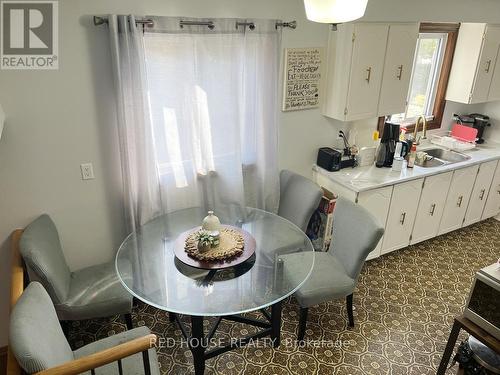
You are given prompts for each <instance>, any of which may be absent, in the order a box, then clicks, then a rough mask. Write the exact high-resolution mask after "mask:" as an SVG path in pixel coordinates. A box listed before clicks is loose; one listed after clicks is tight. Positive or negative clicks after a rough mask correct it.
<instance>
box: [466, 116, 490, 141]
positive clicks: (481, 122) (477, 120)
mask: <svg viewBox="0 0 500 375" xmlns="http://www.w3.org/2000/svg"><path fill="white" fill-rule="evenodd" d="M469 117H471V118H473V119H474V123H473V124H472V127H473V128H474V129H477V141H476V143H479V144H481V143H484V139H483V133H484V128H486V127H487V126H491V123H490V118H489V117H488V116H485V115H481V114H479V113H471V114H470V115H469Z"/></svg>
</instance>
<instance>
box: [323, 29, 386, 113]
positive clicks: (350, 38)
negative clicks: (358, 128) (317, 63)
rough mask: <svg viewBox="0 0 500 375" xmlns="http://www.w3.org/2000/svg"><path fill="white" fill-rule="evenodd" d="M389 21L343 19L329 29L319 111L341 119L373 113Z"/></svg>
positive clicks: (376, 107)
mask: <svg viewBox="0 0 500 375" xmlns="http://www.w3.org/2000/svg"><path fill="white" fill-rule="evenodd" d="M388 31H389V25H388V24H383V23H346V24H341V25H339V26H338V30H337V31H332V32H330V38H329V43H328V62H327V82H326V85H325V91H324V97H325V100H324V101H323V114H324V115H326V116H329V117H333V118H336V119H339V120H342V121H352V120H359V119H363V118H370V117H376V116H377V113H378V111H377V109H378V98H379V94H380V86H381V82H382V72H383V68H384V56H385V50H386V44H387V34H388Z"/></svg>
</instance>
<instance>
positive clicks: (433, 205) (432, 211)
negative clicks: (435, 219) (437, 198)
mask: <svg viewBox="0 0 500 375" xmlns="http://www.w3.org/2000/svg"><path fill="white" fill-rule="evenodd" d="M435 209H436V203H433V204H432V205H431V211H430V212H429V214H430V215H431V216H434V210H435Z"/></svg>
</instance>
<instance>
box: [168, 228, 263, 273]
mask: <svg viewBox="0 0 500 375" xmlns="http://www.w3.org/2000/svg"><path fill="white" fill-rule="evenodd" d="M223 227H225V228H229V229H233V230H235V231H237V232H239V233H240V234H241V235H242V236H243V239H244V241H245V247H244V249H243V253H242V254H241V255H239V256H236V257H233V258H231V259H228V260H212V261H202V260H198V259H195V258H192V257H190V256H189V255H188V254H187V253H186V251H185V250H184V246H185V243H186V238H187V237H188V236H189V235H190V234H191V233H193V232H197V231H199V230H200V229H201V227H196V228H193V229H190V230H188V231H185V232H184V233H182V234H181V235H180V236H179V237H177V239H176V240H175V243H174V253H175V256H176V257H177V259H179V260H180V261H181V262H182V263H185V264H187V265H188V266H191V267H195V268H201V269H204V270H220V269H223V268H229V267H234V266H237V265H238V264H241V263H243V262H245V261H246V260H248V259H249V258H250V257H251V256H252V255H253V254H254V253H255V247H256V242H255V238H253V236H252V235H251V234H250V233H248V232H247V231H246V230H243V229H241V228H238V227H233V226H231V225H223Z"/></svg>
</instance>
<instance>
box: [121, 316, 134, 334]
mask: <svg viewBox="0 0 500 375" xmlns="http://www.w3.org/2000/svg"><path fill="white" fill-rule="evenodd" d="M123 318H124V319H125V324H126V325H127V330H129V329H132V328H134V324H133V323H132V314H131V313H127V314H124V315H123Z"/></svg>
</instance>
